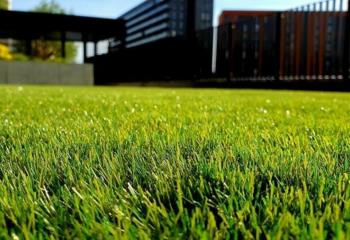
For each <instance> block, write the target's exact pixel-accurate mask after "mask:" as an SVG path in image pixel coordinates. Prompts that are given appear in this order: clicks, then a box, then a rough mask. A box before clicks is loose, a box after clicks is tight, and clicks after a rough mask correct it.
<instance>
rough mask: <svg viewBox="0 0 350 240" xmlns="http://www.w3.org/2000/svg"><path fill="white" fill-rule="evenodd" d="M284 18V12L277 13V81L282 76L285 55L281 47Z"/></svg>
mask: <svg viewBox="0 0 350 240" xmlns="http://www.w3.org/2000/svg"><path fill="white" fill-rule="evenodd" d="M282 18H283V14H282V13H281V12H278V13H277V17H276V33H275V34H276V36H275V46H276V48H275V51H276V52H275V66H276V70H275V76H274V77H275V80H276V81H280V76H281V74H282V70H281V67H282V59H281V58H282V57H283V55H282V54H281V53H282V51H281V47H282V44H283V43H281V40H282V34H284V33H282Z"/></svg>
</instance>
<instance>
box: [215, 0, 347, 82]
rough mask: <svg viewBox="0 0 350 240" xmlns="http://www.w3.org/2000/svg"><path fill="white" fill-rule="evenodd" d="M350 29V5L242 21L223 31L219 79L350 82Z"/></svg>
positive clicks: (335, 3) (341, 2)
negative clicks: (349, 7) (343, 80)
mask: <svg viewBox="0 0 350 240" xmlns="http://www.w3.org/2000/svg"><path fill="white" fill-rule="evenodd" d="M349 27H350V25H349V14H348V4H347V2H346V1H345V0H327V1H322V2H318V3H313V4H308V5H305V6H301V7H298V8H294V9H291V10H289V11H285V12H275V13H273V14H266V15H259V16H251V17H241V18H238V19H237V21H236V22H234V23H232V24H228V25H224V26H219V27H218V28H217V31H216V32H217V34H216V35H215V36H216V37H214V38H216V40H217V47H216V55H215V58H216V60H215V66H216V67H215V68H216V70H215V74H216V76H217V77H221V78H223V77H225V78H227V79H228V80H230V81H236V80H237V81H244V80H249V81H262V80H320V81H326V80H332V81H340V80H342V79H348V76H349V62H350V61H349V34H350V33H349Z"/></svg>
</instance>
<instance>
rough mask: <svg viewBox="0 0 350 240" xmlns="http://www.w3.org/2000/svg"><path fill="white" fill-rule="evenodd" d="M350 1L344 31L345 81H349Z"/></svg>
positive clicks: (349, 0)
mask: <svg viewBox="0 0 350 240" xmlns="http://www.w3.org/2000/svg"><path fill="white" fill-rule="evenodd" d="M349 27H350V0H348V9H347V11H346V21H345V29H344V34H345V35H344V59H343V74H344V80H345V81H348V80H349V45H350V44H349V40H350V31H349Z"/></svg>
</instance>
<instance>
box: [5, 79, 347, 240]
mask: <svg viewBox="0 0 350 240" xmlns="http://www.w3.org/2000/svg"><path fill="white" fill-rule="evenodd" d="M349 173H350V95H349V94H341V93H310V92H288V91H280V92H278V91H275V92H274V91H246V90H186V89H174V90H172V89H151V88H146V89H141V88H60V87H52V88H49V87H15V86H13V87H7V86H0V239H3V238H4V239H6V238H12V239H18V238H19V239H24V238H27V239H48V238H52V239H54V238H69V239H72V238H76V239H84V238H89V239H91V238H95V239H103V238H104V239H122V238H125V239H149V238H153V239H191V238H192V239H213V238H216V239H242V238H243V237H244V238H247V239H253V238H260V239H265V238H267V239H281V238H282V239H293V238H303V239H326V238H338V239H348V238H350V184H349V180H350V179H349Z"/></svg>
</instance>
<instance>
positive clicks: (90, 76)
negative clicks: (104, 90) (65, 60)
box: [0, 61, 94, 86]
mask: <svg viewBox="0 0 350 240" xmlns="http://www.w3.org/2000/svg"><path fill="white" fill-rule="evenodd" d="M0 84H48V85H87V86H92V85H93V84H94V72H93V65H90V64H84V65H80V64H61V63H43V62H17V61H0Z"/></svg>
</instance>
